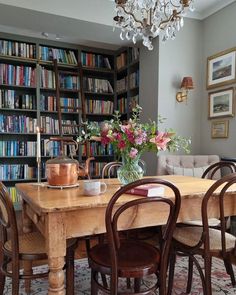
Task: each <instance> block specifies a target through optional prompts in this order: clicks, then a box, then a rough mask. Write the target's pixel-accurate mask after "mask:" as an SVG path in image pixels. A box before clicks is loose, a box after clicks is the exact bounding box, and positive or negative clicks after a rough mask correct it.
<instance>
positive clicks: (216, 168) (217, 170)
mask: <svg viewBox="0 0 236 295" xmlns="http://www.w3.org/2000/svg"><path fill="white" fill-rule="evenodd" d="M235 172H236V164H235V163H234V162H232V161H219V162H216V163H214V164H212V165H210V166H209V167H208V168H207V169H206V170H205V171H204V172H203V174H202V178H207V179H219V178H220V176H221V175H222V174H223V173H224V175H228V174H231V173H235ZM226 220H228V218H227V219H226ZM185 224H190V225H197V226H198V225H200V226H202V221H201V220H192V221H188V222H185ZM208 224H209V226H211V227H220V220H219V219H217V218H209V220H208ZM227 225H228V224H227Z"/></svg>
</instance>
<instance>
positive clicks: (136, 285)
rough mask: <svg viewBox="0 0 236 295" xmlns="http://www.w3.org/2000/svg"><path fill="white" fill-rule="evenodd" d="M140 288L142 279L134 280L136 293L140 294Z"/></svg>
mask: <svg viewBox="0 0 236 295" xmlns="http://www.w3.org/2000/svg"><path fill="white" fill-rule="evenodd" d="M140 286H141V279H140V278H135V279H134V292H135V293H139V292H140Z"/></svg>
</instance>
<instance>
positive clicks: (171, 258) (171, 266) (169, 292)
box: [167, 252, 176, 295]
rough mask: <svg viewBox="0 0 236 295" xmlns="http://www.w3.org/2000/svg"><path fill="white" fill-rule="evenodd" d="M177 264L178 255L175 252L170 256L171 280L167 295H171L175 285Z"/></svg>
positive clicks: (169, 279)
mask: <svg viewBox="0 0 236 295" xmlns="http://www.w3.org/2000/svg"><path fill="white" fill-rule="evenodd" d="M175 262H176V254H175V253H174V252H173V253H172V254H171V255H170V265H169V278H168V290H167V295H171V293H172V289H173V283H174V274H175Z"/></svg>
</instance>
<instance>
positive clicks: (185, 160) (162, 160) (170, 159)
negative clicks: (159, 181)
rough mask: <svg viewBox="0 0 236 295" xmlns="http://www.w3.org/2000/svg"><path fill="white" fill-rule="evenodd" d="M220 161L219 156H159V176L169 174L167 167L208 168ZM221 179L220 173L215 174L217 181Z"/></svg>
mask: <svg viewBox="0 0 236 295" xmlns="http://www.w3.org/2000/svg"><path fill="white" fill-rule="evenodd" d="M219 161H220V157H219V156H217V155H160V154H159V155H158V156H157V175H166V174H169V173H168V171H167V165H169V166H174V167H183V168H191V169H192V168H199V167H206V166H209V165H211V164H214V163H216V162H219ZM189 172H190V171H189ZM220 177H221V175H220V171H217V173H216V174H215V177H214V178H215V179H219V178H220Z"/></svg>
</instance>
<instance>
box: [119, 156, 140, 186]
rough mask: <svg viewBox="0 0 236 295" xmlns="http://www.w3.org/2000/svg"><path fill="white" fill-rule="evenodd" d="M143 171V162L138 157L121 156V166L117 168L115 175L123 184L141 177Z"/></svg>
mask: <svg viewBox="0 0 236 295" xmlns="http://www.w3.org/2000/svg"><path fill="white" fill-rule="evenodd" d="M144 173H145V164H144V162H143V161H142V160H140V159H139V157H136V158H135V159H131V158H129V157H123V158H122V166H121V167H119V168H118V169H117V177H118V179H119V181H120V182H121V183H122V184H123V185H125V184H128V183H130V182H133V181H135V180H138V179H141V178H142V177H143V175H144Z"/></svg>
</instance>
